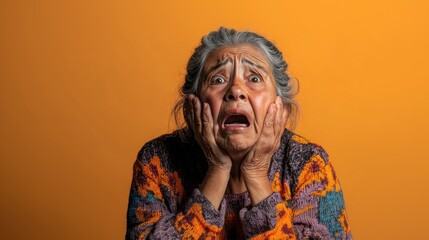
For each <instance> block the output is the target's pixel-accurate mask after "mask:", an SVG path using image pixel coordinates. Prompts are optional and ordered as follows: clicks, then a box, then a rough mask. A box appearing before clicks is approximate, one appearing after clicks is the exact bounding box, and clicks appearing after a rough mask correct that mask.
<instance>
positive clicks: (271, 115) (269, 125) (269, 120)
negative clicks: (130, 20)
mask: <svg viewBox="0 0 429 240" xmlns="http://www.w3.org/2000/svg"><path fill="white" fill-rule="evenodd" d="M276 113H277V107H276V104H275V103H273V104H271V105H270V107H269V108H268V112H267V115H266V116H265V120H264V127H263V129H262V135H264V136H269V135H272V134H273V133H274V132H273V130H274V121H275V116H276ZM261 137H262V136H261Z"/></svg>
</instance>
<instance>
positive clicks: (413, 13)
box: [0, 0, 429, 239]
mask: <svg viewBox="0 0 429 240" xmlns="http://www.w3.org/2000/svg"><path fill="white" fill-rule="evenodd" d="M237 2H238V1H237ZM237 2H236V1H225V0H218V1H186V2H185V1H175V2H173V1H135V0H134V1H111V0H109V1H94V0H78V1H54V0H37V1H35V0H33V1H31V0H22V1H19V0H17V1H1V3H0V18H1V19H0V26H1V38H0V61H1V62H0V84H1V85H0V100H1V101H0V107H1V117H0V136H1V140H0V141H1V149H0V154H1V155H0V156H1V162H0V192H1V197H0V207H1V214H0V239H28V238H31V239H123V238H124V233H125V214H126V207H127V201H128V190H129V185H130V181H131V174H132V164H133V162H134V160H135V156H136V154H137V151H138V150H139V148H140V147H141V145H142V144H143V143H145V142H146V141H148V140H149V139H152V138H154V137H156V136H159V135H160V134H162V133H166V132H168V131H171V130H172V129H173V128H174V124H172V122H171V118H170V115H169V114H170V111H171V108H172V106H173V103H174V101H175V99H176V98H177V96H178V95H177V89H178V87H179V86H180V85H181V83H182V81H183V77H184V74H185V65H186V62H187V59H188V57H189V56H190V55H191V53H192V52H193V49H194V47H196V46H197V45H198V43H199V40H200V38H201V37H202V36H203V35H205V34H206V33H208V32H209V31H211V30H215V29H217V28H219V26H227V27H233V28H237V29H241V30H243V29H249V30H253V31H256V32H258V33H261V34H262V35H264V36H266V37H267V38H268V39H271V40H273V41H274V42H275V43H276V44H277V46H278V47H279V48H280V49H281V50H282V51H283V52H284V55H285V58H286V59H287V61H288V62H289V64H290V73H291V74H293V75H294V76H295V77H297V78H298V79H299V80H300V83H301V92H300V94H299V97H298V101H299V103H300V104H301V106H302V112H301V117H300V121H299V123H298V127H297V129H296V132H298V133H300V134H301V135H304V136H306V137H308V138H310V139H312V140H314V141H316V142H318V143H319V144H321V145H323V146H324V147H325V148H326V150H327V151H328V152H329V153H330V156H331V160H332V162H333V164H334V166H335V168H336V171H337V174H338V176H339V177H340V180H341V183H342V186H343V188H344V194H345V200H346V206H347V209H348V214H349V218H350V219H349V220H350V224H351V226H352V230H353V233H354V236H355V239H422V238H424V237H425V236H427V234H426V230H427V229H426V228H427V227H426V225H427V219H428V216H429V208H428V207H427V204H428V202H429V199H428V196H427V195H428V194H427V183H426V181H427V179H428V178H427V175H428V173H427V172H428V171H427V168H428V167H429V163H428V160H429V159H428V153H427V151H428V150H427V146H426V144H427V143H428V142H429V141H428V140H429V139H428V135H429V132H428V127H427V126H426V124H427V123H428V122H429V119H428V109H429V108H428V97H427V96H426V93H427V92H428V85H429V71H428V60H427V59H428V56H429V47H428V43H429V17H428V14H427V12H428V9H429V4H428V2H427V1H423V0H422V1H417V0H414V1H412V0H411V1H406V0H402V1H394V0H393V1H392V0H379V1H370V0H360V1H339V0H323V1H321V0H320V1H319V0H317V1H284V0H278V1H242V3H241V4H240V3H237Z"/></svg>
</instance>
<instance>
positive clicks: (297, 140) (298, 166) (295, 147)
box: [282, 130, 329, 177]
mask: <svg viewBox="0 0 429 240" xmlns="http://www.w3.org/2000/svg"><path fill="white" fill-rule="evenodd" d="M282 148H283V149H284V150H283V151H284V152H283V154H282V155H283V157H284V160H283V161H286V162H285V164H286V165H287V166H288V168H289V170H290V171H291V174H292V176H294V177H297V175H299V174H300V173H301V172H302V170H303V169H304V167H305V165H307V164H308V163H310V162H311V161H313V160H315V159H316V158H317V159H318V161H320V162H321V163H323V164H324V165H326V164H328V162H329V155H328V154H327V152H326V151H325V149H324V148H323V147H322V146H320V145H319V144H317V143H315V142H313V141H311V140H309V139H307V138H305V137H302V136H300V135H298V134H296V133H294V132H291V131H289V130H286V131H285V133H284V134H283V138H282Z"/></svg>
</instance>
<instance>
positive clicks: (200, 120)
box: [187, 94, 232, 171]
mask: <svg viewBox="0 0 429 240" xmlns="http://www.w3.org/2000/svg"><path fill="white" fill-rule="evenodd" d="M187 101H188V105H189V106H188V115H189V116H188V117H189V120H190V121H189V124H190V125H191V128H192V130H193V132H194V137H195V140H196V141H197V142H198V144H199V145H200V147H201V149H202V150H203V152H204V155H205V157H206V158H207V161H208V164H209V169H211V168H215V169H222V170H227V171H230V169H231V166H232V161H231V158H230V157H229V155H228V153H227V152H226V151H225V150H223V149H221V148H220V147H219V146H218V145H217V143H216V141H215V136H214V131H213V117H212V114H211V110H210V105H209V104H207V103H204V104H202V103H201V101H200V99H199V98H198V97H197V96H195V95H193V94H191V95H189V96H188V98H187Z"/></svg>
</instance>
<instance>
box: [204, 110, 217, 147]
mask: <svg viewBox="0 0 429 240" xmlns="http://www.w3.org/2000/svg"><path fill="white" fill-rule="evenodd" d="M203 107H204V108H203V126H202V132H203V135H204V138H206V140H207V141H208V142H209V143H210V144H214V143H215V139H214V133H213V117H212V113H211V109H210V105H209V104H208V103H204V105H203Z"/></svg>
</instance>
